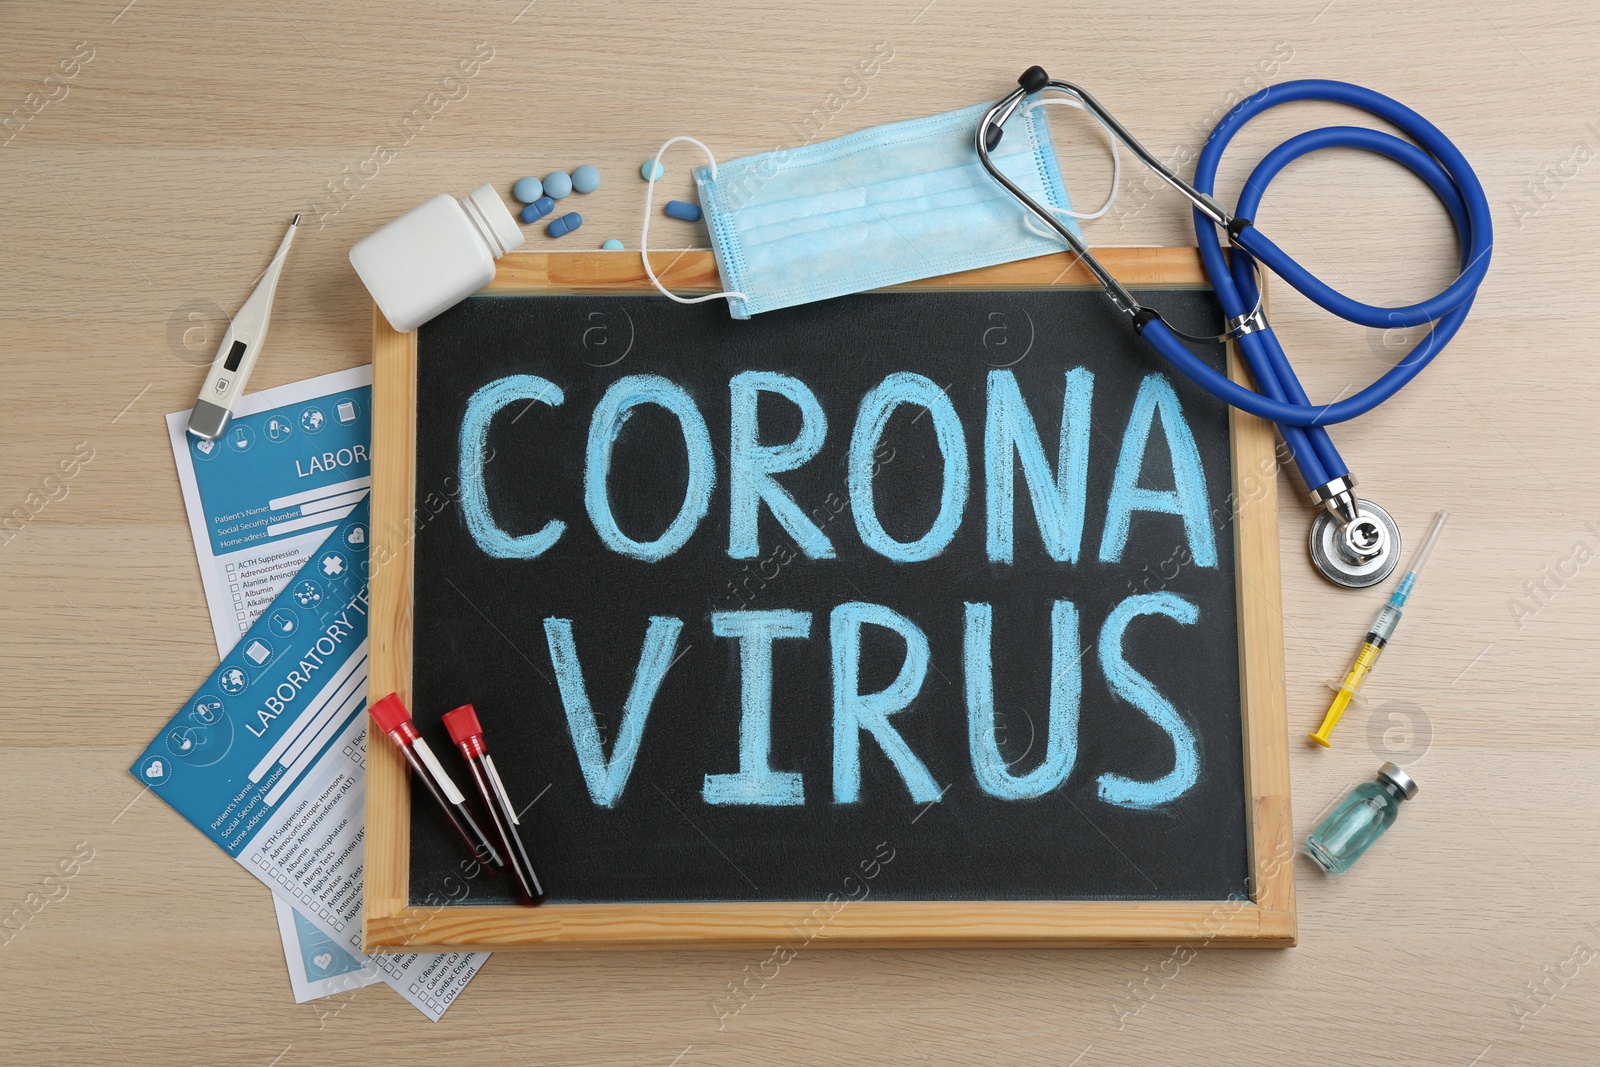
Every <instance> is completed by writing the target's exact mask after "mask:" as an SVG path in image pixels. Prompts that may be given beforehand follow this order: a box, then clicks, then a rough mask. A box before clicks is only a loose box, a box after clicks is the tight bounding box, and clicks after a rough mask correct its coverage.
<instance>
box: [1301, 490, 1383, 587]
mask: <svg viewBox="0 0 1600 1067" xmlns="http://www.w3.org/2000/svg"><path fill="white" fill-rule="evenodd" d="M1311 562H1312V563H1314V564H1316V567H1317V570H1319V571H1321V572H1322V576H1323V577H1324V578H1326V579H1328V581H1330V582H1333V583H1334V584H1335V585H1342V586H1344V587H1345V588H1346V589H1365V588H1367V587H1368V586H1373V585H1377V584H1378V583H1379V582H1381V581H1383V580H1384V579H1385V578H1387V577H1389V575H1390V574H1392V573H1393V572H1394V568H1395V565H1396V564H1397V563H1399V562H1400V528H1399V527H1398V526H1396V525H1395V521H1394V519H1392V518H1390V516H1389V513H1388V512H1387V511H1384V510H1383V509H1382V508H1380V507H1379V506H1378V505H1376V504H1374V503H1373V502H1372V501H1370V500H1361V499H1357V500H1356V517H1355V519H1354V521H1352V522H1347V523H1341V522H1340V521H1339V519H1338V518H1337V517H1336V516H1335V515H1334V514H1333V513H1332V512H1331V511H1322V512H1319V513H1318V514H1317V517H1316V518H1315V519H1314V520H1312V523H1311Z"/></svg>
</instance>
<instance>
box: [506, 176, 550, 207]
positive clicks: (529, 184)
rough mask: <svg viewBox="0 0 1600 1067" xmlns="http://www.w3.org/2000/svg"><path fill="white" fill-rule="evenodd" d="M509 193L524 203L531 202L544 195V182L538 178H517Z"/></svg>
mask: <svg viewBox="0 0 1600 1067" xmlns="http://www.w3.org/2000/svg"><path fill="white" fill-rule="evenodd" d="M511 195H512V196H514V197H516V198H517V199H518V200H520V201H522V202H523V203H524V204H531V203H533V202H534V201H535V200H537V199H539V198H540V197H541V196H543V195H544V184H543V183H542V182H540V181H539V179H538V178H518V179H517V184H515V185H513V186H512V187H511Z"/></svg>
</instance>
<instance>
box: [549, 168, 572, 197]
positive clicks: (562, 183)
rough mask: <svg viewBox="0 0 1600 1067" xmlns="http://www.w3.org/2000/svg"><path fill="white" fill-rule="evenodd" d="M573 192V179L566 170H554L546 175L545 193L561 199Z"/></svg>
mask: <svg viewBox="0 0 1600 1067" xmlns="http://www.w3.org/2000/svg"><path fill="white" fill-rule="evenodd" d="M570 192H572V179H571V178H569V177H567V172H566V171H564V170H553V171H551V172H550V173H549V174H546V175H545V176H544V195H545V196H549V197H554V198H555V199H557V200H560V199H561V198H562V197H564V196H566V195H567V194H568V193H570Z"/></svg>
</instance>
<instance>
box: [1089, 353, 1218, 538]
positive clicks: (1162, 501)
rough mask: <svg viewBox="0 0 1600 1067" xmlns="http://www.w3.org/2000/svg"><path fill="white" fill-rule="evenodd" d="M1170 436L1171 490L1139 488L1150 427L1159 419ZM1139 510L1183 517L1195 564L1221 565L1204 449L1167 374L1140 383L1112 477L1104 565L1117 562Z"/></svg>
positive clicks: (1107, 510) (1107, 512) (1105, 534)
mask: <svg viewBox="0 0 1600 1067" xmlns="http://www.w3.org/2000/svg"><path fill="white" fill-rule="evenodd" d="M1157 415H1159V416H1160V417H1161V427H1162V429H1163V430H1165V431H1166V435H1167V451H1168V452H1169V453H1170V455H1171V457H1172V481H1173V486H1174V488H1172V489H1141V488H1139V471H1140V469H1141V468H1142V467H1143V466H1144V453H1145V446H1146V445H1148V444H1149V442H1150V427H1151V425H1152V423H1153V422H1154V420H1155V417H1156V416H1157ZM1135 511H1160V512H1165V513H1166V514H1169V515H1181V516H1182V517H1183V530H1184V535H1185V536H1186V537H1187V538H1188V540H1189V554H1190V555H1191V556H1193V557H1194V561H1195V563H1196V565H1198V566H1201V567H1215V566H1216V565H1217V543H1216V538H1215V537H1214V536H1213V535H1212V532H1211V523H1210V521H1209V515H1208V514H1207V512H1208V508H1207V506H1206V475H1205V471H1204V469H1202V467H1201V466H1200V449H1199V448H1198V447H1196V445H1195V443H1194V434H1193V433H1191V432H1190V430H1189V421H1188V420H1187V419H1185V418H1184V417H1183V407H1182V406H1181V405H1180V404H1179V403H1178V394H1176V393H1174V392H1173V391H1172V383H1171V382H1169V381H1167V379H1166V376H1165V375H1162V374H1151V375H1149V376H1148V377H1146V378H1145V380H1144V381H1143V382H1142V383H1140V385H1139V395H1138V396H1136V397H1134V400H1133V411H1132V412H1131V413H1130V414H1129V415H1128V428H1127V429H1126V430H1125V431H1124V432H1123V435H1122V451H1121V452H1120V453H1119V454H1118V455H1117V470H1116V473H1115V474H1114V475H1112V477H1111V498H1110V500H1109V501H1108V502H1107V504H1106V528H1105V533H1104V535H1103V536H1102V537H1101V539H1100V561H1101V562H1102V563H1116V562H1117V561H1118V560H1120V559H1122V550H1123V548H1124V547H1125V546H1126V545H1127V543H1128V528H1129V525H1130V523H1131V519H1132V516H1133V513H1134V512H1135Z"/></svg>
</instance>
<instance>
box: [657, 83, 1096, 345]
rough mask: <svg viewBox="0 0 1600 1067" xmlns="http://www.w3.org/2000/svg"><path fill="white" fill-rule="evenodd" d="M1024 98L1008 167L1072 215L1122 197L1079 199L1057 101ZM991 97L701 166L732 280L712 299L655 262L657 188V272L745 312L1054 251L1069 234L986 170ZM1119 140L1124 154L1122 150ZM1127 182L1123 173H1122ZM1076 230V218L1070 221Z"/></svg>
mask: <svg viewBox="0 0 1600 1067" xmlns="http://www.w3.org/2000/svg"><path fill="white" fill-rule="evenodd" d="M1058 102H1059V103H1062V104H1067V105H1069V106H1071V104H1072V102H1071V101H1067V100H1065V99H1060V100H1054V99H1045V100H1041V101H1037V102H1035V105H1034V106H1032V107H1029V108H1026V109H1019V111H1018V112H1017V114H1015V115H1013V116H1012V117H1011V119H1010V120H1009V121H1008V122H1007V123H1006V136H1005V138H1004V139H1003V140H1002V141H1001V142H1000V145H999V147H998V148H997V149H996V151H995V153H994V160H995V162H996V163H997V164H998V166H999V168H1000V170H1001V172H1002V173H1004V174H1005V175H1006V177H1008V178H1010V179H1011V180H1012V181H1014V182H1016V183H1017V184H1018V185H1019V186H1021V187H1022V188H1023V189H1024V190H1025V191H1027V193H1028V194H1029V195H1030V196H1032V197H1033V198H1034V199H1035V200H1037V201H1038V202H1039V203H1041V204H1044V205H1045V206H1047V207H1049V208H1050V209H1051V210H1053V211H1056V212H1057V213H1059V214H1061V215H1064V216H1067V217H1069V218H1094V217H1097V216H1099V215H1101V214H1104V213H1105V211H1106V210H1107V209H1108V208H1109V207H1110V201H1109V200H1108V201H1107V203H1106V205H1105V206H1104V207H1102V208H1100V209H1099V211H1096V212H1092V213H1087V214H1081V213H1078V212H1074V211H1072V210H1071V205H1070V203H1069V202H1068V199H1067V191H1066V188H1065V186H1064V185H1063V183H1062V181H1061V172H1060V170H1059V169H1058V168H1057V166H1056V156H1055V147H1054V143H1053V142H1052V140H1051V137H1050V127H1049V125H1048V123H1047V122H1046V121H1045V116H1044V113H1043V112H1042V111H1041V110H1039V105H1040V104H1043V103H1058ZM988 107H989V105H988V104H979V105H976V106H974V107H969V108H963V109H961V110H960V111H951V112H948V113H946V114H943V115H933V116H930V117H928V118H922V119H912V120H909V121H906V122H896V123H891V124H890V125H887V126H874V127H871V128H869V129H865V130H859V131H857V132H855V133H852V134H848V135H846V136H844V137H839V138H836V139H834V140H832V141H823V142H820V143H818V144H813V145H806V146H804V147H801V148H792V149H787V148H780V149H776V150H774V151H771V152H762V153H760V154H758V155H753V156H746V157H744V158H743V159H736V160H733V161H731V162H728V163H724V164H722V165H720V166H719V165H718V164H717V162H716V160H715V158H713V157H712V156H711V150H710V149H708V148H706V146H705V145H703V144H701V143H700V142H699V141H696V140H695V139H694V138H692V137H674V138H672V139H671V140H669V141H667V142H666V144H664V145H662V146H661V151H659V152H657V153H656V161H657V162H660V159H661V155H662V153H663V152H665V151H666V149H667V148H668V146H670V145H672V144H674V143H675V142H677V141H689V142H691V143H693V144H695V145H698V146H699V147H700V149H701V150H702V151H704V152H705V153H706V156H707V157H708V158H710V159H711V163H710V165H709V166H705V167H698V168H696V169H695V172H694V177H695V183H696V185H697V186H698V187H699V192H700V206H701V208H702V210H703V211H704V212H705V219H706V225H707V228H708V229H709V230H710V233H711V245H712V248H713V250H714V251H715V253H716V257H717V267H718V269H719V270H720V272H721V274H722V281H723V284H724V285H725V286H727V290H726V291H724V292H722V293H716V294H712V295H709V296H701V297H692V298H691V297H680V296H677V295H676V294H673V293H670V292H668V291H667V290H666V288H664V287H663V286H662V285H661V283H660V281H659V280H657V279H656V276H655V272H654V271H653V270H651V268H650V259H649V255H648V252H647V251H645V250H647V249H648V248H649V237H650V213H651V204H652V202H653V194H654V190H655V183H654V182H652V183H651V184H650V187H649V191H648V192H647V193H646V197H645V219H644V229H643V233H642V235H641V238H640V246H641V253H642V258H643V259H644V266H645V271H646V273H648V274H649V276H650V280H651V281H652V282H654V283H655V286H656V288H657V289H660V290H661V292H662V293H664V294H666V295H667V296H669V297H671V298H672V299H674V300H677V301H679V302H680V303H700V302H702V301H706V300H721V299H725V300H727V301H728V308H729V310H730V311H731V312H732V314H733V317H734V318H736V319H748V318H749V317H750V316H751V315H754V314H757V313H758V312H762V311H771V310H773V309H774V308H782V307H789V306H792V305H795V304H804V303H808V302H810V301H813V300H823V299H826V298H828V297H833V296H843V295H845V294H846V293H859V292H862V291H864V290H867V289H878V288H881V287H883V286H886V285H896V284H898V283H900V282H909V281H915V280H917V279H919V278H931V277H934V276H936V275H941V274H951V273H954V272H956V271H963V270H972V269H974V268H977V267H988V266H993V265H994V264H996V263H1007V262H1010V261H1012V260H1018V259H1029V258H1032V257H1034V256H1043V255H1049V254H1050V253H1053V252H1060V251H1061V250H1062V249H1063V248H1065V247H1066V246H1065V244H1064V242H1062V241H1061V240H1060V239H1059V238H1058V237H1056V236H1054V235H1052V234H1051V233H1050V231H1048V230H1047V229H1045V228H1044V227H1041V226H1039V225H1038V223H1037V222H1036V221H1034V219H1033V218H1032V216H1031V215H1029V214H1028V212H1027V210H1026V209H1024V208H1023V207H1022V205H1021V204H1019V203H1018V202H1017V200H1016V199H1015V198H1014V197H1012V196H1011V195H1010V194H1008V193H1007V192H1006V191H1005V190H1004V189H1003V188H1002V187H1001V186H1000V184H999V183H998V182H996V181H995V180H994V179H993V178H991V177H989V175H988V174H987V173H985V172H984V169H983V166H982V164H980V163H979V162H978V153H977V150H976V148H974V146H973V136H974V133H975V131H976V130H977V127H978V122H979V120H980V118H981V117H982V116H983V113H984V111H985V110H986V109H987V108H988ZM1114 153H1115V142H1113V160H1115V158H1116V157H1115V154H1114ZM1112 188H1113V191H1114V190H1115V188H1116V179H1115V177H1113V183H1112ZM1070 225H1072V226H1073V227H1074V232H1076V223H1070Z"/></svg>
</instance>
